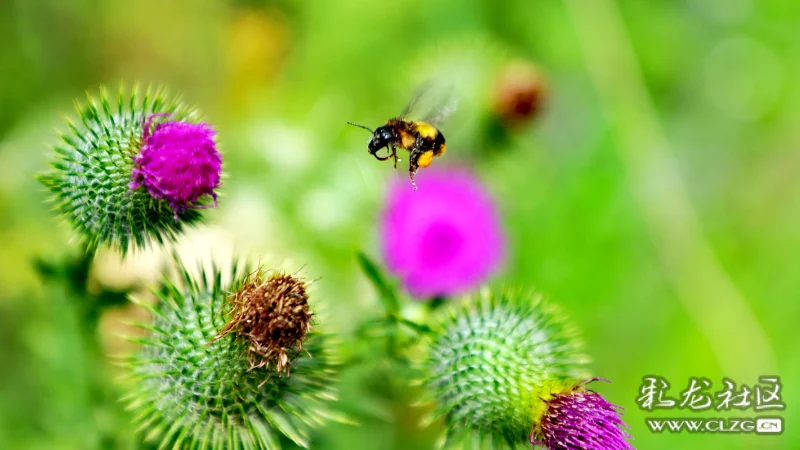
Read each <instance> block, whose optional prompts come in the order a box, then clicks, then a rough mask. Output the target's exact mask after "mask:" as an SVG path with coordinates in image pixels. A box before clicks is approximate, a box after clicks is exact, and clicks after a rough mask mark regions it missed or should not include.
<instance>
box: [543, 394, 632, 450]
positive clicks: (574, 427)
mask: <svg viewBox="0 0 800 450" xmlns="http://www.w3.org/2000/svg"><path fill="white" fill-rule="evenodd" d="M589 381H594V380H589ZM584 384H585V383H584ZM620 410H621V408H620V407H619V406H616V405H613V404H611V403H609V402H608V401H607V400H606V399H604V398H603V397H602V396H601V395H600V394H598V393H596V392H594V391H590V390H585V389H583V384H582V385H579V386H578V387H577V388H576V389H575V390H572V391H568V392H564V393H561V394H556V395H555V396H554V398H553V399H551V400H549V401H547V411H546V412H545V414H544V416H543V417H542V419H541V422H540V423H539V440H540V442H534V444H537V445H544V446H545V447H547V448H548V449H549V450H581V449H586V450H632V449H633V447H632V446H631V444H630V443H629V442H628V439H630V438H631V436H630V434H628V432H627V431H625V428H627V425H626V424H625V423H624V422H623V421H622V417H621V416H622V414H621V413H620Z"/></svg>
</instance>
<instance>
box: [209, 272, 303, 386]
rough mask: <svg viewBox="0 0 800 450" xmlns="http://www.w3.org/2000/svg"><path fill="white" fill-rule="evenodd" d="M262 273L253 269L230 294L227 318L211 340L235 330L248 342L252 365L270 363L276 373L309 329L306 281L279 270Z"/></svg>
mask: <svg viewBox="0 0 800 450" xmlns="http://www.w3.org/2000/svg"><path fill="white" fill-rule="evenodd" d="M265 276H266V274H265V273H263V272H262V271H261V270H258V271H256V272H253V273H252V274H250V275H249V276H248V277H247V279H246V280H245V282H244V285H243V286H242V288H241V289H239V290H238V291H237V292H234V293H232V294H230V297H229V301H230V302H231V304H232V311H231V320H230V322H228V324H227V325H225V327H224V328H222V330H220V332H219V334H218V335H217V336H216V337H215V338H214V340H217V339H220V338H222V337H223V336H225V335H227V334H228V333H231V332H233V333H236V336H238V337H244V338H247V339H249V341H250V347H249V353H250V354H249V360H250V364H251V365H252V366H253V368H260V367H264V366H266V365H268V364H274V366H275V370H276V371H277V372H278V373H281V372H284V371H286V372H288V371H289V367H290V366H291V361H292V360H293V359H294V358H295V357H296V356H297V355H298V354H299V353H300V351H302V349H303V342H304V341H305V339H306V336H307V335H308V332H309V330H310V329H311V317H312V315H313V314H312V313H311V311H310V310H309V308H308V293H307V292H306V287H307V286H308V283H306V282H305V280H303V279H300V278H297V277H295V276H293V275H287V274H285V273H283V272H275V273H273V274H272V276H270V277H269V278H268V279H266V280H265V279H264V278H265ZM212 342H213V341H212Z"/></svg>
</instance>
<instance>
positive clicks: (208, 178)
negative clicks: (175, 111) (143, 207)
mask: <svg viewBox="0 0 800 450" xmlns="http://www.w3.org/2000/svg"><path fill="white" fill-rule="evenodd" d="M155 116H157V115H153V116H151V117H150V118H149V119H148V120H147V123H145V126H144V133H143V136H142V148H141V150H140V151H139V153H138V154H137V155H136V158H135V159H134V166H135V167H134V169H133V172H132V173H131V183H130V189H132V190H133V189H137V188H139V187H140V186H145V187H146V188H147V192H149V193H150V195H152V196H153V197H155V198H158V199H163V200H166V201H167V202H169V204H170V207H171V208H172V209H173V210H175V213H176V215H177V214H178V213H180V212H181V211H184V210H185V209H186V208H197V207H198V206H197V203H196V202H197V200H198V199H199V198H200V197H202V196H204V195H210V196H211V197H213V199H214V203H215V205H216V200H217V194H216V193H215V192H214V189H216V188H217V187H219V183H220V173H221V170H222V156H221V155H220V153H219V152H218V151H217V145H216V142H215V141H214V136H215V135H216V132H215V131H214V130H212V129H211V127H210V126H208V124H205V123H198V124H195V123H188V122H164V123H161V124H158V125H157V126H156V127H155V129H154V130H153V132H152V133H150V132H149V131H150V121H151V120H152V119H153V118H154V117H155Z"/></svg>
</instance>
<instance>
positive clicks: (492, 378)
mask: <svg viewBox="0 0 800 450" xmlns="http://www.w3.org/2000/svg"><path fill="white" fill-rule="evenodd" d="M575 335H576V333H575V331H574V330H573V328H571V327H570V326H568V325H567V324H566V323H565V322H564V321H563V320H562V319H561V318H559V316H558V314H557V313H556V312H555V311H554V309H553V308H552V307H551V306H550V305H548V304H546V303H544V302H543V301H542V299H541V296H539V295H532V294H527V295H526V294H517V293H511V292H502V293H490V292H488V291H484V292H483V293H481V295H480V296H479V298H477V299H476V301H475V302H473V303H469V304H467V305H465V306H461V307H459V308H458V309H456V310H454V311H453V312H451V313H450V315H449V317H448V318H447V319H446V320H444V321H443V322H442V323H440V324H438V325H437V326H435V327H434V329H433V341H432V343H431V345H430V348H429V353H428V356H427V359H426V361H425V362H424V365H423V370H424V373H425V379H424V384H425V385H426V386H427V387H428V388H429V391H430V392H431V393H432V395H433V401H434V402H435V404H436V409H435V411H434V415H433V417H431V419H437V418H440V417H443V418H444V420H445V426H446V434H445V436H444V439H443V440H442V441H441V442H440V444H441V445H443V446H446V445H451V444H455V443H457V442H458V441H459V440H461V439H464V438H477V439H480V440H490V441H491V442H494V444H495V445H499V446H502V445H508V446H509V447H512V448H513V447H515V446H516V445H519V444H524V443H526V442H528V441H529V439H530V434H531V430H532V429H533V427H534V425H535V423H536V422H537V420H538V418H539V417H541V415H542V414H543V413H544V409H545V406H546V405H545V404H544V402H543V401H542V400H541V397H543V396H545V395H546V394H547V393H549V392H550V390H551V387H553V386H560V385H563V384H564V383H567V382H568V380H572V379H575V378H581V377H585V373H584V369H583V368H582V365H583V364H585V363H586V362H587V358H586V357H585V356H584V355H583V354H581V353H580V344H579V343H578V342H577V340H576V337H575Z"/></svg>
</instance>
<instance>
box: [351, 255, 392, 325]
mask: <svg viewBox="0 0 800 450" xmlns="http://www.w3.org/2000/svg"><path fill="white" fill-rule="evenodd" d="M356 257H357V258H358V263H359V264H360V265H361V270H363V271H364V274H365V275H366V276H367V278H368V279H369V280H370V281H371V282H372V285H373V286H375V289H376V290H377V291H378V298H379V299H380V301H381V303H382V304H383V307H384V308H386V315H387V316H395V315H398V314H399V313H400V301H399V300H398V298H397V292H396V289H395V287H394V285H393V284H392V283H390V282H389V281H388V280H387V279H386V277H384V275H383V273H382V271H381V270H380V268H379V267H378V265H377V264H375V262H374V261H372V259H370V258H369V257H368V256H367V255H365V254H364V253H363V252H358V253H357V254H356Z"/></svg>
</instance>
